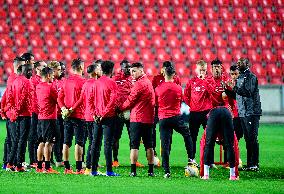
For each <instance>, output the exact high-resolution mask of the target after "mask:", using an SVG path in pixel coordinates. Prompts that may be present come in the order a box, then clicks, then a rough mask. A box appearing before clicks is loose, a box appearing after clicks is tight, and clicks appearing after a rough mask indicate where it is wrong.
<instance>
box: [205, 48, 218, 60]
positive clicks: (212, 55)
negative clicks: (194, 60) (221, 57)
mask: <svg viewBox="0 0 284 194" xmlns="http://www.w3.org/2000/svg"><path fill="white" fill-rule="evenodd" d="M202 56H203V57H202V58H203V59H204V60H205V61H208V62H210V61H212V60H214V59H215V58H216V57H217V56H216V54H215V53H213V52H212V51H211V50H210V49H209V48H208V49H203V50H202Z"/></svg>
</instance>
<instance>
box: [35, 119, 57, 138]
mask: <svg viewBox="0 0 284 194" xmlns="http://www.w3.org/2000/svg"><path fill="white" fill-rule="evenodd" d="M37 133H38V141H39V142H40V143H46V142H49V143H54V141H55V133H56V119H42V120H38V130H37Z"/></svg>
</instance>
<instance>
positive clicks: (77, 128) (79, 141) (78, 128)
mask: <svg viewBox="0 0 284 194" xmlns="http://www.w3.org/2000/svg"><path fill="white" fill-rule="evenodd" d="M72 122H73V126H74V133H75V160H76V174H84V173H85V172H84V170H83V166H82V160H83V146H84V142H85V134H86V133H85V127H84V121H83V120H81V119H73V121H72Z"/></svg>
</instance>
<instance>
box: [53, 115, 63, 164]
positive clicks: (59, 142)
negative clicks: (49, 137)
mask: <svg viewBox="0 0 284 194" xmlns="http://www.w3.org/2000/svg"><path fill="white" fill-rule="evenodd" d="M62 131H64V125H63V119H62V118H61V117H58V118H57V119H56V133H55V134H56V136H55V142H54V147H53V148H54V156H55V160H56V167H61V166H62V149H63V140H64V133H63V132H62Z"/></svg>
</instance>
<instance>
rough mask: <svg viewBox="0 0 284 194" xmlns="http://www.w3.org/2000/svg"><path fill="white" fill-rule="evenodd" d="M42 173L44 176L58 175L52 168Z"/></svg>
mask: <svg viewBox="0 0 284 194" xmlns="http://www.w3.org/2000/svg"><path fill="white" fill-rule="evenodd" d="M44 173H46V174H59V172H58V171H56V170H54V169H52V168H49V169H47V170H45V171H44Z"/></svg>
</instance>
